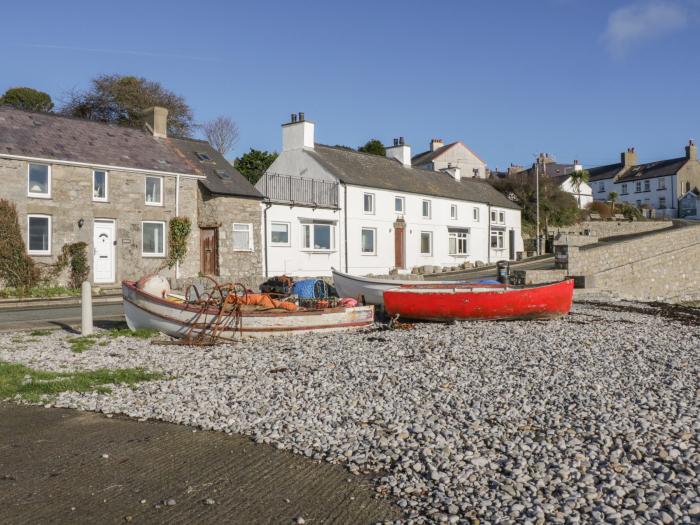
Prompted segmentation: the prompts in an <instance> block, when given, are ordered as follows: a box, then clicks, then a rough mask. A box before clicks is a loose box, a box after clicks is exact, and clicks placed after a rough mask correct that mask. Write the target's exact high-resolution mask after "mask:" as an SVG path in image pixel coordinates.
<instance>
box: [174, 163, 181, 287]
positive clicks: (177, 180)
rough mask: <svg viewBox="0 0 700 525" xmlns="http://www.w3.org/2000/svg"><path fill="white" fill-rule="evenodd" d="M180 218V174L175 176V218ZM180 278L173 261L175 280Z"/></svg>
mask: <svg viewBox="0 0 700 525" xmlns="http://www.w3.org/2000/svg"><path fill="white" fill-rule="evenodd" d="M179 216H180V174H179V173H178V174H177V175H176V176H175V217H179ZM179 278H180V261H175V279H179Z"/></svg>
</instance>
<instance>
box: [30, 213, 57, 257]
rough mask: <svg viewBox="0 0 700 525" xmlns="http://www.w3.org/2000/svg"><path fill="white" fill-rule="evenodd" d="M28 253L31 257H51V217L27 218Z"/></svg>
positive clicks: (34, 216)
mask: <svg viewBox="0 0 700 525" xmlns="http://www.w3.org/2000/svg"><path fill="white" fill-rule="evenodd" d="M27 241H28V242H27V244H28V246H27V252H28V253H29V255H51V217H50V216H49V215H28V216H27Z"/></svg>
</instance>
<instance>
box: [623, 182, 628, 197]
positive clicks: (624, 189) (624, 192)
mask: <svg viewBox="0 0 700 525" xmlns="http://www.w3.org/2000/svg"><path fill="white" fill-rule="evenodd" d="M622 194H623V195H627V184H623V185H622Z"/></svg>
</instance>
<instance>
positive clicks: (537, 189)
mask: <svg viewBox="0 0 700 525" xmlns="http://www.w3.org/2000/svg"><path fill="white" fill-rule="evenodd" d="M535 193H536V195H535V198H536V202H537V255H541V252H540V159H539V157H538V158H537V163H536V164H535Z"/></svg>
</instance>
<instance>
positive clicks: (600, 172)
mask: <svg viewBox="0 0 700 525" xmlns="http://www.w3.org/2000/svg"><path fill="white" fill-rule="evenodd" d="M621 169H622V164H621V163H619V162H618V163H617V164H607V165H606V166H596V167H593V168H587V171H588V180H589V182H595V181H598V180H605V179H612V178H613V177H614V176H615V175H617V174H618V173H619V172H620V170H621Z"/></svg>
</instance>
